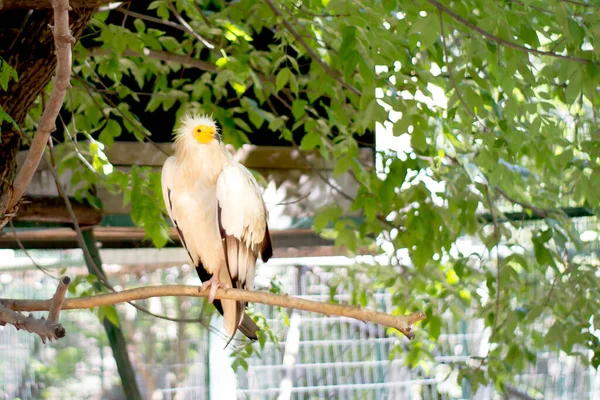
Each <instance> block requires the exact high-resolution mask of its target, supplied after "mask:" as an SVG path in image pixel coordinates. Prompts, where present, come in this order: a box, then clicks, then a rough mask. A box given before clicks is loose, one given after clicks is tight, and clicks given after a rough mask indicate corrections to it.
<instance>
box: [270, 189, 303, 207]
mask: <svg viewBox="0 0 600 400" xmlns="http://www.w3.org/2000/svg"><path fill="white" fill-rule="evenodd" d="M310 194H311V193H310V192H308V193H306V194H304V195H302V196H300V197H298V198H297V199H295V200H287V201H281V202H279V203H268V202H265V203H266V204H270V205H272V206H273V207H278V206H288V205H290V204H296V203H300V202H301V201H302V200H304V199H305V198H307V197H308V196H310Z"/></svg>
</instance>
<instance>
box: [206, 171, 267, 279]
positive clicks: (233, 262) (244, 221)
mask: <svg viewBox="0 0 600 400" xmlns="http://www.w3.org/2000/svg"><path fill="white" fill-rule="evenodd" d="M217 221H218V224H219V230H220V232H221V238H222V239H223V242H224V248H225V252H226V260H227V267H228V269H229V273H230V275H231V280H232V282H233V285H234V287H237V288H240V289H246V288H248V289H252V288H253V287H254V271H255V264H256V258H257V257H258V255H259V254H262V256H263V257H262V258H263V259H264V260H265V261H266V260H267V259H268V258H269V257H270V256H271V254H272V250H271V239H270V237H269V231H268V228H267V210H266V208H265V203H264V201H263V199H262V195H261V192H260V188H259V186H258V183H257V182H256V179H254V177H253V176H252V174H251V173H250V171H248V170H247V169H246V168H245V167H244V166H243V165H241V164H239V163H237V162H233V163H231V164H229V165H228V166H226V167H225V168H223V171H222V172H221V174H220V175H219V179H218V180H217Z"/></svg>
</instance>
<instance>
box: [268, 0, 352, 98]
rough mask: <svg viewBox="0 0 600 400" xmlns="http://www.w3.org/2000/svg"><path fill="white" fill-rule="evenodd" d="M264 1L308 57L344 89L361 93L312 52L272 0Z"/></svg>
mask: <svg viewBox="0 0 600 400" xmlns="http://www.w3.org/2000/svg"><path fill="white" fill-rule="evenodd" d="M265 3H267V5H268V6H269V8H270V9H271V10H272V11H273V13H274V14H275V15H276V16H278V17H280V18H281V19H282V21H283V25H285V27H286V28H287V30H288V31H290V33H291V34H292V36H293V37H294V38H295V39H296V40H297V41H298V42H299V43H300V44H301V45H302V47H303V48H304V50H306V52H307V53H308V55H309V56H310V58H312V59H313V60H314V61H315V62H316V63H317V64H319V65H320V66H321V68H323V69H324V70H325V72H327V74H329V75H330V76H331V77H332V78H333V79H335V80H336V81H337V82H338V83H339V84H341V85H342V86H343V87H345V88H346V89H348V90H350V91H351V92H352V93H354V94H356V95H358V96H361V95H362V93H361V91H360V90H358V89H357V88H355V87H354V86H352V85H351V84H349V83H347V82H346V81H344V80H343V79H342V78H340V76H339V75H338V74H337V73H336V72H335V71H334V70H332V69H331V67H330V66H329V65H327V64H326V63H325V62H324V61H323V60H321V57H319V55H318V54H317V53H315V52H314V50H313V49H312V48H311V47H310V46H309V45H308V43H306V41H305V40H304V39H303V38H302V36H300V34H299V33H298V32H297V31H296V30H295V29H294V27H293V26H292V24H290V22H289V21H288V20H287V19H285V17H284V16H283V14H282V13H281V11H279V9H278V8H277V7H275V4H273V1H272V0H265Z"/></svg>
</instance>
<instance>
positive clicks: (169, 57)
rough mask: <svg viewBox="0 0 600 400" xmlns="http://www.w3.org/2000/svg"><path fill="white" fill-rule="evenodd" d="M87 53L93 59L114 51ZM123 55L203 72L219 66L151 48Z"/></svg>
mask: <svg viewBox="0 0 600 400" xmlns="http://www.w3.org/2000/svg"><path fill="white" fill-rule="evenodd" d="M86 51H87V54H88V55H89V56H92V57H98V56H107V55H110V54H111V53H112V51H111V50H110V49H103V48H101V47H91V48H88V49H86ZM123 55H124V56H127V57H144V56H145V57H149V58H154V59H156V60H161V61H172V62H176V63H179V64H181V65H184V66H186V67H190V68H198V69H201V70H203V71H209V72H217V66H216V65H214V64H211V63H209V62H206V61H202V60H198V59H196V58H192V57H190V56H183V55H180V54H175V53H170V52H168V51H160V50H152V49H149V48H144V49H143V50H142V53H138V52H137V51H134V50H131V49H126V50H125V51H124V52H123Z"/></svg>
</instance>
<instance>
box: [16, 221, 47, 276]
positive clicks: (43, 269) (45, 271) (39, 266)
mask: <svg viewBox="0 0 600 400" xmlns="http://www.w3.org/2000/svg"><path fill="white" fill-rule="evenodd" d="M8 223H9V225H10V227H11V228H12V232H13V236H14V237H15V241H16V242H17V246H19V248H20V249H21V250H22V251H23V252H24V253H25V255H26V256H27V257H28V258H29V261H31V263H32V264H33V265H35V267H36V268H37V269H39V270H40V271H41V272H42V273H44V274H45V275H47V276H48V277H50V278H52V279H58V278H56V277H55V276H54V275H52V274H51V273H50V271H49V270H48V269H47V268H44V267H42V266H41V265H39V264H38V263H37V262H35V260H34V259H33V257H32V256H31V254H29V252H28V251H27V249H26V248H25V246H23V243H21V239H19V235H17V230H16V229H15V226H14V225H13V223H12V220H10V221H9V222H8Z"/></svg>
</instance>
